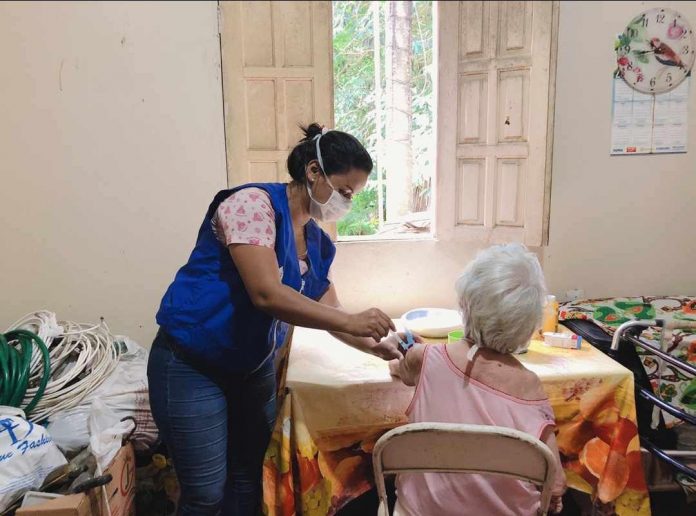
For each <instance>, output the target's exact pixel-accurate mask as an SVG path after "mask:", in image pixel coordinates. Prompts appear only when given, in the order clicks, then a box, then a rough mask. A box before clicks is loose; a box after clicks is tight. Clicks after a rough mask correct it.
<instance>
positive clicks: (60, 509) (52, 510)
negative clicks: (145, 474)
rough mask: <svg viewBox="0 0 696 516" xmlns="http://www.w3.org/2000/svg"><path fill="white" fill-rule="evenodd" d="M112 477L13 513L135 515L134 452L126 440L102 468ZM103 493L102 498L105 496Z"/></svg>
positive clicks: (34, 515)
mask: <svg viewBox="0 0 696 516" xmlns="http://www.w3.org/2000/svg"><path fill="white" fill-rule="evenodd" d="M106 473H111V476H112V477H113V480H111V482H110V483H109V484H107V485H106V486H104V487H101V488H97V489H92V490H91V491H88V492H87V493H84V494H76V495H69V496H63V497H60V498H56V499H55V500H50V501H48V502H45V503H42V504H41V505H34V506H32V507H25V508H23V509H18V510H17V512H16V515H17V516H108V514H109V512H108V510H107V507H106V504H105V500H106V503H108V509H110V511H111V516H133V515H135V503H134V502H135V452H134V450H133V445H132V444H126V445H125V446H123V447H122V448H121V449H120V450H119V452H118V453H117V454H116V457H114V460H113V461H111V464H110V465H109V467H108V468H106V471H105V472H104V474H106ZM105 497H106V498H105Z"/></svg>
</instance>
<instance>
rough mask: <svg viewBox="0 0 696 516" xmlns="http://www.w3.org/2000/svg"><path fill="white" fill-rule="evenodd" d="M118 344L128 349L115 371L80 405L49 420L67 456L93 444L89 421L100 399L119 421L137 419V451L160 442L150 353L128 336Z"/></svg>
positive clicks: (54, 436) (135, 442) (122, 354)
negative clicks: (149, 380) (150, 386)
mask: <svg viewBox="0 0 696 516" xmlns="http://www.w3.org/2000/svg"><path fill="white" fill-rule="evenodd" d="M114 341H115V342H120V343H123V346H124V347H125V351H123V352H121V353H120V356H119V363H118V366H116V369H115V370H114V372H113V373H112V374H111V375H110V376H109V377H108V378H107V379H106V380H104V382H103V383H102V384H101V385H100V386H99V387H98V388H97V389H96V390H95V391H94V392H92V393H91V394H90V395H89V396H87V397H86V398H85V399H84V400H83V401H82V403H80V405H78V406H77V407H74V408H72V409H70V410H66V411H63V412H61V413H59V414H56V415H55V416H52V417H51V418H50V419H49V424H48V431H49V432H51V435H52V436H53V438H54V439H55V442H56V444H57V445H58V446H59V447H60V448H61V449H62V450H63V451H64V452H66V453H70V452H77V451H79V450H81V449H83V448H85V447H86V446H87V445H88V444H89V438H90V434H89V431H88V428H87V421H88V419H89V417H90V413H91V411H92V402H93V401H94V400H96V399H100V400H101V401H102V402H103V403H104V404H105V405H106V406H107V407H108V408H109V409H110V410H111V411H112V412H113V415H114V419H115V421H120V420H121V419H123V418H125V417H133V418H134V419H135V422H136V431H135V433H134V434H133V444H134V445H135V448H136V449H137V450H145V449H147V448H149V447H150V446H152V445H153V444H154V443H155V442H157V438H158V432H157V426H156V425H155V422H154V420H153V418H152V413H151V412H150V397H149V392H148V384H147V357H148V353H147V350H146V349H145V348H143V347H142V346H140V345H139V344H137V343H136V342H135V341H133V340H131V339H129V338H128V337H124V336H116V337H114Z"/></svg>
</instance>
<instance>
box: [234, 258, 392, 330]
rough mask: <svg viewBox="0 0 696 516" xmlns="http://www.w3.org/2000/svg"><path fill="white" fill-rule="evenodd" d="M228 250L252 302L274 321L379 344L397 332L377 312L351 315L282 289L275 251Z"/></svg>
mask: <svg viewBox="0 0 696 516" xmlns="http://www.w3.org/2000/svg"><path fill="white" fill-rule="evenodd" d="M229 250H230V255H231V256H232V260H233V261H234V264H235V265H236V267H237V270H238V271H239V274H240V276H241V277H242V281H243V282H244V287H245V288H246V290H247V292H248V294H249V297H250V298H251V302H252V303H253V304H254V306H255V307H256V308H258V309H259V310H263V311H264V312H267V313H269V314H271V315H273V317H277V318H278V319H281V320H283V321H285V322H287V323H290V324H294V325H297V326H305V327H307V328H317V329H321V330H329V331H337V332H345V333H347V334H350V335H354V336H359V337H370V338H372V339H374V340H375V341H376V342H380V341H381V340H382V338H383V337H385V336H387V334H388V333H389V330H390V329H392V330H393V329H395V328H394V323H393V322H392V321H391V319H390V318H389V317H388V316H387V315H386V314H385V313H383V312H382V311H381V310H378V309H377V308H370V309H369V310H365V311H364V312H360V313H358V314H348V313H346V312H344V311H342V310H339V309H337V308H334V307H332V306H328V305H325V304H322V303H317V302H316V301H313V300H311V299H309V298H307V297H305V296H303V295H302V294H300V293H299V292H297V291H295V290H293V289H292V288H290V287H288V286H286V285H283V284H282V283H281V281H280V273H279V272H278V263H277V259H276V255H275V252H274V251H273V249H270V248H268V247H262V246H256V245H247V244H232V245H230V246H229Z"/></svg>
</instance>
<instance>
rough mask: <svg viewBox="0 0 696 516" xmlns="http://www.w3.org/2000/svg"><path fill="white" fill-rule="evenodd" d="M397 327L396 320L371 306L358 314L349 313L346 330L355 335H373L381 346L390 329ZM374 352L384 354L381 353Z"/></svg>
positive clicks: (378, 354) (379, 354)
mask: <svg viewBox="0 0 696 516" xmlns="http://www.w3.org/2000/svg"><path fill="white" fill-rule="evenodd" d="M395 329H396V328H395V326H394V322H393V321H392V320H391V319H390V318H389V316H388V315H387V314H385V313H384V312H382V310H380V309H378V308H370V309H369V310H365V311H364V312H360V313H358V314H350V315H348V317H347V322H346V327H345V330H344V331H345V332H346V333H348V334H350V335H354V336H355V337H371V338H373V339H374V340H375V342H377V343H378V344H377V346H376V347H379V346H380V345H381V341H382V339H383V338H384V337H386V336H387V335H388V334H389V330H395ZM374 354H376V355H377V356H382V354H381V353H374ZM383 358H384V357H383ZM389 358H396V357H393V356H390V357H389Z"/></svg>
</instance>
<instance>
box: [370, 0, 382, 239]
mask: <svg viewBox="0 0 696 516" xmlns="http://www.w3.org/2000/svg"><path fill="white" fill-rule="evenodd" d="M371 9H372V50H373V56H374V60H375V65H374V68H375V132H376V133H377V149H376V150H377V156H376V157H377V216H378V218H379V226H380V229H381V227H382V224H383V223H384V141H383V139H384V138H383V137H382V98H383V95H384V93H383V92H382V49H381V35H382V26H381V24H380V19H379V18H380V15H379V13H380V10H381V9H380V5H379V2H373V3H372V6H371Z"/></svg>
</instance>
